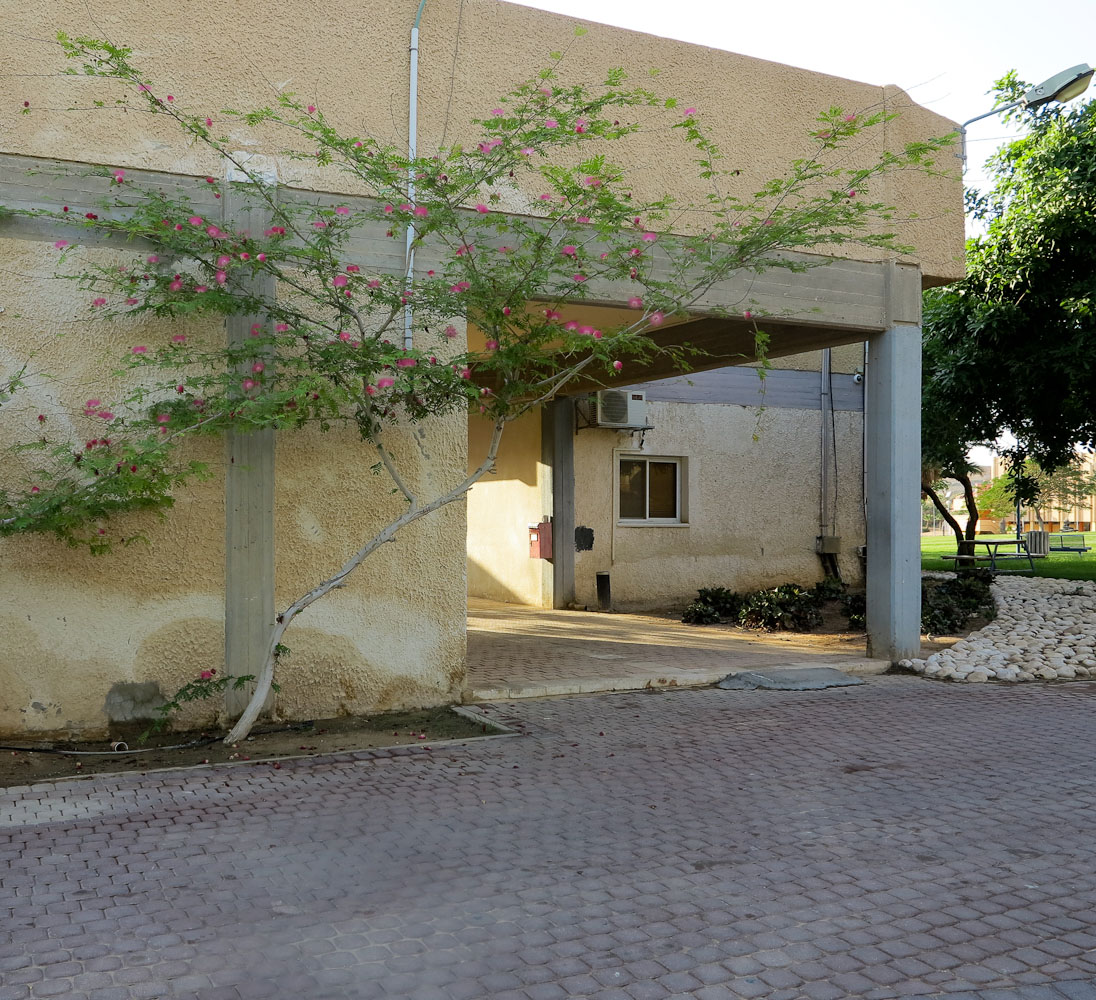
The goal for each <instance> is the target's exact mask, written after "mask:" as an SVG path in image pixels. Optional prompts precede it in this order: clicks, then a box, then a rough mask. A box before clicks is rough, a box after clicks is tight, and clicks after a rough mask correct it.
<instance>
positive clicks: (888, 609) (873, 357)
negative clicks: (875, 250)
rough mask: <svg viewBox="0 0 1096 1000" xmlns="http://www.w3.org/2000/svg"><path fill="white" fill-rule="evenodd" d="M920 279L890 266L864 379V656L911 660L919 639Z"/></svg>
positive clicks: (910, 269) (906, 268) (908, 268)
mask: <svg viewBox="0 0 1096 1000" xmlns="http://www.w3.org/2000/svg"><path fill="white" fill-rule="evenodd" d="M920 278H921V275H920V269H919V268H918V267H917V266H916V265H901V264H892V265H890V269H889V274H888V281H887V316H888V323H889V327H888V329H886V330H884V331H883V332H882V333H879V334H876V335H874V336H873V337H871V338H870V339H869V341H868V365H867V372H866V378H865V388H866V401H865V413H864V419H865V434H866V436H867V441H866V448H865V453H866V462H867V468H866V476H865V482H866V491H867V496H866V501H867V515H868V518H867V520H868V523H867V545H868V572H867V592H868V593H867V605H868V606H867V627H868V653H869V655H871V656H875V657H879V658H882V659H888V660H890V661H891V662H895V661H897V660H900V659H903V658H905V657H912V656H916V655H917V653H918V651H919V649H920V642H921V639H920V636H921V531H920V525H921V506H920V499H921V280H920Z"/></svg>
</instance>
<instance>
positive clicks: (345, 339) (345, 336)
mask: <svg viewBox="0 0 1096 1000" xmlns="http://www.w3.org/2000/svg"><path fill="white" fill-rule="evenodd" d="M339 340H341V341H342V342H343V343H344V344H345V343H347V342H348V341H349V340H350V334H349V333H347V332H346V331H345V330H340V331H339Z"/></svg>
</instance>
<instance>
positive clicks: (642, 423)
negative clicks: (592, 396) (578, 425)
mask: <svg viewBox="0 0 1096 1000" xmlns="http://www.w3.org/2000/svg"><path fill="white" fill-rule="evenodd" d="M597 426H598V427H620V428H628V427H646V426H647V393H645V392H636V391H634V390H631V389H602V390H601V391H600V392H599V393H598V394H597Z"/></svg>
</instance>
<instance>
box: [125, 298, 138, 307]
mask: <svg viewBox="0 0 1096 1000" xmlns="http://www.w3.org/2000/svg"><path fill="white" fill-rule="evenodd" d="M139 301H140V299H135V298H132V297H131V298H128V299H126V305H127V306H135V305H137V303H138V302H139Z"/></svg>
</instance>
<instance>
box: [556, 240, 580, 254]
mask: <svg viewBox="0 0 1096 1000" xmlns="http://www.w3.org/2000/svg"><path fill="white" fill-rule="evenodd" d="M560 253H561V254H563V256H564V257H574V255H575V254H576V253H578V248H577V247H575V246H572V245H571V244H570V243H568V244H567V246H565V247H563V249H561V250H560Z"/></svg>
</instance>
